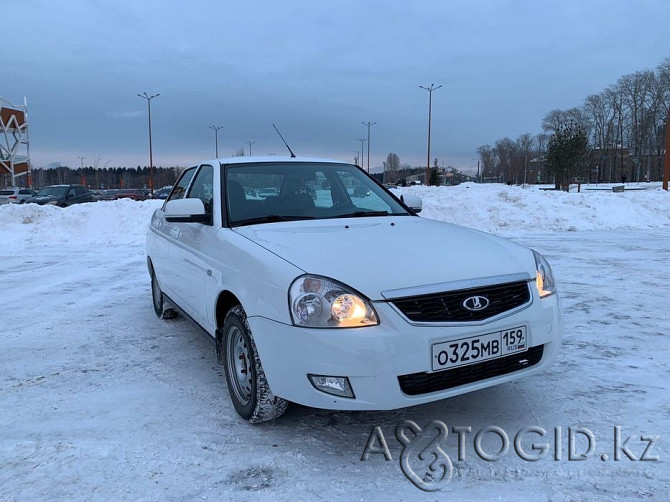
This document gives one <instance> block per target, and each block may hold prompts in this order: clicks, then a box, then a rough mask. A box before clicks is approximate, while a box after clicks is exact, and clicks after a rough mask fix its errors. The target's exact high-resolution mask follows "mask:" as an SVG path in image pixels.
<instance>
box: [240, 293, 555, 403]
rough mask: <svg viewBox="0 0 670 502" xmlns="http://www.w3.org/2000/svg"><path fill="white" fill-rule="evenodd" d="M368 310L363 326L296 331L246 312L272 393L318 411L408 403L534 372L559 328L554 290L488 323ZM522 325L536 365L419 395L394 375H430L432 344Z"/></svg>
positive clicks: (379, 306)
mask: <svg viewBox="0 0 670 502" xmlns="http://www.w3.org/2000/svg"><path fill="white" fill-rule="evenodd" d="M374 307H375V309H376V311H377V314H378V316H379V320H380V323H379V325H378V326H369V327H364V328H349V329H343V328H340V329H310V328H299V327H295V326H291V325H286V324H283V323H280V322H276V321H273V320H270V319H267V318H263V317H256V316H252V317H249V318H248V322H249V327H250V328H251V331H252V333H253V336H254V340H255V343H256V347H257V348H258V352H259V355H260V357H261V361H262V364H263V369H264V371H265V375H266V378H267V380H268V383H269V385H270V388H271V389H272V392H273V393H274V394H275V395H277V396H280V397H283V398H284V399H287V400H289V401H293V402H296V403H299V404H303V405H306V406H311V407H315V408H324V409H338V410H390V409H396V408H403V407H407V406H414V405H418V404H423V403H428V402H432V401H437V400H440V399H444V398H447V397H450V396H454V395H458V394H463V393H466V392H471V391H474V390H478V389H482V388H484V387H489V386H492V385H497V384H500V383H503V382H508V381H510V380H515V379H517V378H519V377H522V376H528V375H531V374H534V373H538V372H540V371H542V370H543V369H545V368H546V367H547V366H549V365H550V364H551V363H552V362H553V361H554V359H555V358H556V355H557V353H558V349H559V345H560V342H561V338H562V332H563V318H562V314H561V309H560V302H559V299H558V296H557V295H552V296H550V297H548V298H544V299H541V300H540V299H539V298H538V297H537V296H536V294H534V298H533V302H532V303H531V304H530V305H529V306H528V307H527V308H525V309H523V310H521V311H520V312H516V313H514V314H512V315H510V316H507V317H503V318H500V319H497V320H495V321H494V322H488V323H487V322H481V323H458V324H450V325H435V326H425V325H423V326H417V325H413V324H411V323H409V322H408V321H407V320H406V319H405V318H404V317H402V316H401V315H400V314H399V313H398V312H397V311H396V310H395V309H394V308H393V307H392V306H391V305H390V304H388V303H386V302H375V303H374ZM521 325H525V326H526V327H527V334H528V342H529V343H528V345H529V347H530V348H531V349H532V348H533V347H538V346H543V350H542V353H541V357H540V358H539V362H537V363H536V364H534V365H532V366H530V367H524V368H521V369H519V370H517V371H514V372H512V373H507V374H502V375H498V376H492V377H487V376H486V375H487V372H483V373H482V375H484V376H483V377H482V378H483V379H482V380H476V381H470V382H468V383H465V384H462V385H457V386H455V387H451V388H448V389H445V390H438V391H434V392H426V393H420V394H418V395H409V394H406V393H404V392H403V391H402V389H401V386H400V383H399V380H398V377H400V376H403V375H410V374H417V373H428V374H429V375H430V374H434V373H433V372H432V371H431V347H432V344H434V343H439V342H445V341H450V340H457V339H460V338H467V337H471V336H477V335H482V334H486V333H492V332H495V331H500V330H503V329H508V328H512V327H516V326H521ZM535 352H536V353H537V352H538V350H536V351H535ZM492 361H496V360H492ZM438 373H439V372H438ZM308 374H313V375H328V376H339V377H347V378H348V379H349V382H350V384H351V387H352V389H353V391H354V394H355V398H342V397H337V396H333V395H329V394H326V393H324V392H322V391H319V390H317V389H315V388H314V387H313V386H312V385H311V383H310V382H309V379H308V377H307V375H308Z"/></svg>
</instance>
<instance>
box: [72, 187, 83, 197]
mask: <svg viewBox="0 0 670 502" xmlns="http://www.w3.org/2000/svg"><path fill="white" fill-rule="evenodd" d="M74 193H75V194H76V195H84V194H85V193H86V189H85V188H84V187H74Z"/></svg>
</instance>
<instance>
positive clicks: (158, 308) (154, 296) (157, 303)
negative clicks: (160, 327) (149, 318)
mask: <svg viewBox="0 0 670 502" xmlns="http://www.w3.org/2000/svg"><path fill="white" fill-rule="evenodd" d="M151 300H152V302H153V305H154V312H156V315H157V316H158V317H159V318H161V317H163V312H164V310H165V299H164V298H163V292H162V291H161V287H160V284H158V279H157V278H156V274H155V273H154V269H153V268H152V269H151Z"/></svg>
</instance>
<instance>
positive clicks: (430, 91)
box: [419, 84, 442, 186]
mask: <svg viewBox="0 0 670 502" xmlns="http://www.w3.org/2000/svg"><path fill="white" fill-rule="evenodd" d="M419 87H421V88H422V89H423V90H425V91H428V161H427V162H426V186H428V185H430V122H431V115H432V111H433V91H436V90H437V89H439V88H440V87H442V85H438V86H437V87H435V84H430V87H424V86H422V85H420V86H419Z"/></svg>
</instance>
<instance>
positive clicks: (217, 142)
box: [209, 126, 223, 159]
mask: <svg viewBox="0 0 670 502" xmlns="http://www.w3.org/2000/svg"><path fill="white" fill-rule="evenodd" d="M209 128H210V129H214V144H215V145H216V150H215V153H216V158H217V159H218V158H219V129H223V126H209Z"/></svg>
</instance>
